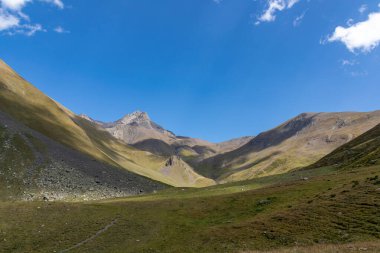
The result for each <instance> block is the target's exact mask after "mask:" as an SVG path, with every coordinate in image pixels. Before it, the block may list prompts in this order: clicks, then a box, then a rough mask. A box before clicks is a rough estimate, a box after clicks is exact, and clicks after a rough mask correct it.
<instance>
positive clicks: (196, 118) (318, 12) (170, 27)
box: [0, 0, 380, 141]
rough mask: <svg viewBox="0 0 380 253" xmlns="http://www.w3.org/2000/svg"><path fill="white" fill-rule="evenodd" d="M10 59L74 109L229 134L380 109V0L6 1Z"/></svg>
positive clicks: (4, 42)
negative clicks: (142, 115)
mask: <svg viewBox="0 0 380 253" xmlns="http://www.w3.org/2000/svg"><path fill="white" fill-rule="evenodd" d="M0 2H1V3H2V7H1V8H0V34H1V36H0V58H2V59H3V60H4V61H6V62H7V63H8V64H9V65H11V66H12V67H13V68H14V69H16V70H17V71H18V72H19V73H20V74H21V75H22V76H24V77H25V78H26V79H28V80H29V81H30V82H31V83H33V84H34V85H35V86H37V87H38V88H39V89H41V90H42V91H43V92H45V93H46V94H48V95H49V96H50V97H52V98H53V99H55V100H57V101H58V102H60V103H62V104H63V105H65V106H66V107H68V108H69V109H71V110H73V111H74V112H76V113H85V114H87V115H89V116H91V117H93V118H95V119H98V120H102V121H113V120H116V119H118V118H120V117H122V116H123V115H124V114H127V113H130V112H132V111H135V110H142V111H146V112H148V113H149V115H150V116H151V118H152V119H153V120H154V121H156V122H157V123H159V124H160V125H162V126H164V127H165V128H167V129H169V130H171V131H174V132H175V133H176V134H178V135H187V136H192V137H198V138H203V139H207V140H210V141H222V140H226V139H230V138H233V137H238V136H243V135H255V134H258V133H259V132H261V131H265V130H268V129H270V128H273V127H275V126H276V125H278V124H280V123H281V122H283V121H284V120H287V119H289V118H291V117H293V116H296V115H297V114H299V113H301V112H322V111H371V110H376V109H380V99H379V95H380V71H379V69H380V49H379V47H378V43H379V42H380V37H379V36H380V35H379V32H378V31H380V21H379V16H380V6H379V4H380V1H371V0H363V1H361V0H309V1H307V0H299V1H297V0H262V1H260V0H257V1H253V0H223V1H213V0H162V1H157V0H113V1H91V2H90V1H83V0H82V1H70V0H62V1H60V0H33V1H27V0H0Z"/></svg>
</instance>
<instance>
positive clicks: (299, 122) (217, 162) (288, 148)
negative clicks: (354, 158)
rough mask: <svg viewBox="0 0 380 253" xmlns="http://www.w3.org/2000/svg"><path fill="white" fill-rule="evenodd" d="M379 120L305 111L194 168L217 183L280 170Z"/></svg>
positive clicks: (317, 156)
mask: <svg viewBox="0 0 380 253" xmlns="http://www.w3.org/2000/svg"><path fill="white" fill-rule="evenodd" d="M379 123H380V111H375V112H370V113H356V112H346V113H304V114H301V115H299V116H297V117H295V118H293V119H291V120H289V121H287V122H285V123H283V124H282V125H280V126H278V127H276V128H274V129H272V130H269V131H267V132H264V133H261V134H259V135H258V136H256V137H255V138H253V139H252V140H251V141H250V142H248V143H247V144H246V145H244V146H242V147H240V148H238V149H236V150H233V151H231V152H227V153H225V154H221V155H217V156H214V157H211V158H208V159H205V160H203V161H201V162H200V164H198V165H197V167H196V169H197V171H198V172H199V173H200V174H202V175H204V176H206V177H210V178H213V179H216V180H218V181H220V182H226V181H236V180H242V179H249V178H254V177H259V176H265V175H271V174H277V173H283V172H287V171H290V170H293V169H295V168H298V167H304V166H307V165H310V164H312V163H314V162H316V161H317V160H319V159H320V158H322V157H323V156H325V155H327V154H328V153H330V152H331V151H333V150H334V149H336V148H337V147H339V146H341V145H343V144H345V143H347V142H349V141H350V140H352V139H354V138H355V137H357V136H358V135H360V134H362V133H364V132H366V131H368V130H369V129H371V128H372V127H374V126H375V125H377V124H379Z"/></svg>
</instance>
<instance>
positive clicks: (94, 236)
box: [59, 219, 117, 253]
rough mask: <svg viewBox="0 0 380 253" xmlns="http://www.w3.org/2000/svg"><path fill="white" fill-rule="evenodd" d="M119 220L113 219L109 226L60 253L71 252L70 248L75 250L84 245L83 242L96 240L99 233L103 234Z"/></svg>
mask: <svg viewBox="0 0 380 253" xmlns="http://www.w3.org/2000/svg"><path fill="white" fill-rule="evenodd" d="M116 222H117V219H115V220H113V221H111V223H109V224H108V225H107V226H105V227H104V228H102V229H101V230H99V231H97V232H96V234H94V235H93V236H91V237H89V238H87V239H85V240H83V241H81V242H79V243H77V244H75V245H74V246H72V247H70V248H68V249H64V250H62V251H59V253H65V252H69V251H70V250H73V249H76V248H79V247H80V246H82V245H83V244H85V243H88V242H90V241H92V240H94V239H95V238H96V237H98V236H99V235H101V234H102V233H104V232H106V231H107V230H108V229H109V228H110V227H112V226H113V225H115V224H116Z"/></svg>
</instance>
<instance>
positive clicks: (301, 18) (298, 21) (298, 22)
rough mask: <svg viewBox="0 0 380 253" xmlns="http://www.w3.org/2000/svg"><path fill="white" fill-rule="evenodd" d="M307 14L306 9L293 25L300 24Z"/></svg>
mask: <svg viewBox="0 0 380 253" xmlns="http://www.w3.org/2000/svg"><path fill="white" fill-rule="evenodd" d="M305 15H306V11H305V12H303V13H302V14H301V15H299V16H297V17H296V18H295V19H294V20H293V26H299V25H300V24H301V23H302V20H303V19H304V17H305Z"/></svg>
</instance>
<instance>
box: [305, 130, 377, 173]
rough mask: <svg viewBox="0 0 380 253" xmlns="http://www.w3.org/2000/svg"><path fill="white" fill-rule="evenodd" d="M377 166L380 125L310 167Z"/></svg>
mask: <svg viewBox="0 0 380 253" xmlns="http://www.w3.org/2000/svg"><path fill="white" fill-rule="evenodd" d="M375 164H380V125H377V126H376V127H374V128H373V129H371V130H369V131H368V132H366V133H364V134H362V135H361V136H359V137H358V138H356V139H354V140H353V141H351V142H349V143H347V144H345V145H343V146H341V147H339V148H338V149H336V150H334V151H333V152H332V153H330V154H328V155H327V156H325V157H323V158H322V159H321V160H319V161H318V162H317V163H315V164H314V165H312V166H310V167H311V168H314V167H322V166H333V165H334V166H338V167H364V166H371V165H375Z"/></svg>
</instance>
